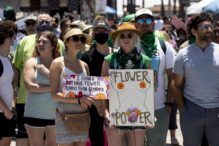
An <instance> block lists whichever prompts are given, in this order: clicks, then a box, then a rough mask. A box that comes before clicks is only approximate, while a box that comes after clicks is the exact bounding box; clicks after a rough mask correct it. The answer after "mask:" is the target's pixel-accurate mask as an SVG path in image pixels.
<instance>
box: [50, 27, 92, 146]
mask: <svg viewBox="0 0 219 146" xmlns="http://www.w3.org/2000/svg"><path fill="white" fill-rule="evenodd" d="M89 39H90V38H89V35H87V34H84V33H82V31H81V30H80V29H79V28H73V29H70V30H68V31H67V32H66V34H65V35H64V42H65V45H66V47H67V48H66V49H67V51H66V54H65V55H64V57H59V58H57V59H55V60H54V61H53V62H52V65H51V68H50V87H51V95H52V98H53V99H54V100H55V101H57V102H58V107H57V113H56V142H57V143H58V144H59V145H60V146H85V141H86V139H87V137H88V129H87V131H82V133H79V134H74V133H71V132H70V131H69V129H68V128H67V127H66V126H65V124H64V120H63V115H64V114H65V113H72V114H82V113H85V112H88V111H87V108H89V107H90V106H91V105H92V102H93V101H92V99H91V98H90V97H87V96H82V97H78V98H68V97H67V96H66V95H64V97H63V95H62V93H63V89H62V84H64V83H65V80H66V78H67V77H69V76H74V75H81V76H85V75H89V69H88V66H87V64H86V63H84V62H83V61H81V60H78V59H77V53H78V52H79V51H80V50H81V49H82V48H83V47H84V44H85V43H87V40H89ZM88 118H89V117H88ZM86 120H88V119H86ZM79 122H86V121H79ZM74 124H75V123H72V125H74Z"/></svg>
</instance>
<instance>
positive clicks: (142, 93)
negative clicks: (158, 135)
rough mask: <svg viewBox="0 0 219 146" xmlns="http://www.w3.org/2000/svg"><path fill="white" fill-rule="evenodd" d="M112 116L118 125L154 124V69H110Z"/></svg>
mask: <svg viewBox="0 0 219 146" xmlns="http://www.w3.org/2000/svg"><path fill="white" fill-rule="evenodd" d="M109 108H110V116H111V120H112V122H113V124H114V125H116V126H149V127H153V126H154V76H153V71H152V70H142V69H135V70H134V69H129V70H127V69H125V70H123V69H118V70H110V87H109Z"/></svg>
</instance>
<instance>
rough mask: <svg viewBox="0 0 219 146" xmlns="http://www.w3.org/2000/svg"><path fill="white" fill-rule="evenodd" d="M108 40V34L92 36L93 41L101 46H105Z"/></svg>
mask: <svg viewBox="0 0 219 146" xmlns="http://www.w3.org/2000/svg"><path fill="white" fill-rule="evenodd" d="M108 38H109V35H108V33H95V35H94V39H95V40H96V41H97V43H99V44H101V45H103V44H105V43H106V42H107V41H108Z"/></svg>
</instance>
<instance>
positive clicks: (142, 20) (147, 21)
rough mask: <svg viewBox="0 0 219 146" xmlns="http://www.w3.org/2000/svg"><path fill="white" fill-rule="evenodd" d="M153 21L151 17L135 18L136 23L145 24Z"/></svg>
mask: <svg viewBox="0 0 219 146" xmlns="http://www.w3.org/2000/svg"><path fill="white" fill-rule="evenodd" d="M152 22H153V19H152V18H146V19H145V18H140V19H138V20H137V23H138V24H141V25H142V24H144V23H146V24H151V23H152Z"/></svg>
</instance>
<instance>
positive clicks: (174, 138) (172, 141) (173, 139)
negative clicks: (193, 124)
mask: <svg viewBox="0 0 219 146" xmlns="http://www.w3.org/2000/svg"><path fill="white" fill-rule="evenodd" d="M171 144H172V145H177V146H178V145H179V141H178V140H177V138H176V137H171Z"/></svg>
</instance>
